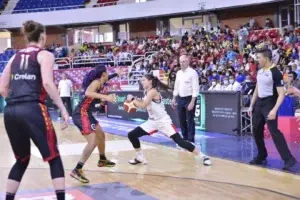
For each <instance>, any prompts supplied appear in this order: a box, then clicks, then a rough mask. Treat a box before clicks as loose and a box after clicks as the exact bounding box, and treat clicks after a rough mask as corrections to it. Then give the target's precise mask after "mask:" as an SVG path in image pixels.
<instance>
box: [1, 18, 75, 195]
mask: <svg viewBox="0 0 300 200" xmlns="http://www.w3.org/2000/svg"><path fill="white" fill-rule="evenodd" d="M23 33H24V36H25V38H26V39H27V40H28V43H29V44H28V47H27V48H26V49H23V50H20V51H19V52H18V53H17V54H16V55H15V56H14V57H13V58H12V59H11V60H10V61H9V63H8V64H7V66H6V67H5V69H4V72H3V75H2V77H1V84H0V93H1V95H2V96H4V97H6V102H7V106H6V107H5V110H4V123H5V128H6V131H7V134H8V138H9V140H10V143H11V146H12V149H13V152H14V154H15V157H16V160H17V161H16V163H15V164H14V166H13V167H12V169H11V171H10V173H9V176H8V182H7V189H6V192H7V193H6V200H12V199H14V198H15V194H16V192H17V190H18V188H19V185H20V182H21V180H22V177H23V175H24V173H25V171H26V169H27V166H28V164H29V160H30V139H31V140H32V141H33V142H34V143H35V145H36V146H37V148H38V149H39V151H40V153H41V155H42V156H43V159H44V161H47V162H49V165H50V171H51V177H52V181H53V186H54V189H55V191H56V196H57V199H58V200H64V199H65V178H64V169H63V164H62V161H61V158H60V155H59V151H58V148H57V139H56V134H55V130H54V128H53V126H52V122H51V119H50V116H49V114H48V111H47V107H46V105H45V100H46V96H47V93H48V94H49V96H50V97H51V98H52V99H53V101H54V102H55V103H56V104H57V106H58V107H59V109H61V110H62V116H63V119H64V125H63V126H62V129H64V128H66V127H67V126H68V118H69V116H68V112H67V110H66V108H65V107H64V105H63V103H62V101H61V99H60V97H59V93H58V91H57V88H56V86H55V84H54V82H53V66H54V56H53V54H51V53H50V52H48V51H45V50H43V49H42V48H43V47H44V45H45V42H46V35H45V28H44V27H43V25H41V24H39V23H37V22H34V21H27V22H25V23H24V26H23ZM46 92H47V93H46Z"/></svg>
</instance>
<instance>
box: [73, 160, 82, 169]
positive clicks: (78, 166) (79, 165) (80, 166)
mask: <svg viewBox="0 0 300 200" xmlns="http://www.w3.org/2000/svg"><path fill="white" fill-rule="evenodd" d="M83 165H84V164H83V163H82V162H79V163H78V164H77V165H76V168H75V169H82V168H83Z"/></svg>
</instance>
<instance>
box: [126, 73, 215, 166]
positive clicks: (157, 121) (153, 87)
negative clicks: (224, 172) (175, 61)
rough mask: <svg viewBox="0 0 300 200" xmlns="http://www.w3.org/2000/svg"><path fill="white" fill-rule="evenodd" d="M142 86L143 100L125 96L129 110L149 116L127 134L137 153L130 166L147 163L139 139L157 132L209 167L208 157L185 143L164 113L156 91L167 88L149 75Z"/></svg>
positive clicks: (143, 79)
mask: <svg viewBox="0 0 300 200" xmlns="http://www.w3.org/2000/svg"><path fill="white" fill-rule="evenodd" d="M141 82H142V85H143V88H144V90H145V97H144V99H143V100H137V99H135V98H134V97H133V96H132V95H128V96H127V100H128V101H130V103H128V104H127V105H128V106H129V109H130V108H132V107H136V108H146V109H147V111H148V114H149V119H148V121H146V122H145V123H143V124H142V125H140V126H138V127H136V128H135V129H133V130H132V131H130V132H129V133H128V138H129V140H130V142H131V143H132V145H133V147H134V148H135V150H136V152H137V156H136V157H135V158H134V159H133V160H130V161H129V163H130V164H133V165H135V164H146V163H147V161H146V159H145V158H144V156H143V153H142V151H141V145H140V141H139V137H142V136H145V135H151V134H153V133H156V132H158V131H160V132H162V133H163V134H165V135H166V136H168V137H170V138H172V139H173V141H174V142H175V143H177V144H178V145H179V146H180V147H182V148H184V149H186V150H188V151H190V152H192V153H194V154H195V155H196V156H200V157H201V158H202V159H203V165H205V166H209V165H211V161H210V159H209V157H207V156H206V155H204V154H203V153H201V151H200V150H199V149H197V148H196V147H195V146H194V145H193V144H192V143H190V142H187V141H185V140H184V139H183V138H182V137H181V135H180V134H179V133H178V132H177V131H176V128H175V126H174V124H173V123H172V120H171V117H170V116H169V115H168V113H167V112H166V109H165V106H164V104H163V102H162V97H161V95H160V93H159V91H158V89H164V90H166V91H167V90H168V86H166V85H165V84H163V83H161V82H160V81H159V80H158V78H157V77H154V76H153V75H151V74H147V75H145V76H144V77H143V78H142V80H141Z"/></svg>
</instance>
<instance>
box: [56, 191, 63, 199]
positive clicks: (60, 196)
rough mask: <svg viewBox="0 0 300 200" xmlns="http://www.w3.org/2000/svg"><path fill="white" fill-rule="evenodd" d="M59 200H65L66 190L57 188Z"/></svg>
mask: <svg viewBox="0 0 300 200" xmlns="http://www.w3.org/2000/svg"><path fill="white" fill-rule="evenodd" d="M55 193H56V197H57V200H65V190H56V191H55Z"/></svg>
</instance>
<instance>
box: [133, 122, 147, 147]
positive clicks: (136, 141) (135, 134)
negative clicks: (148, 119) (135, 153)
mask: <svg viewBox="0 0 300 200" xmlns="http://www.w3.org/2000/svg"><path fill="white" fill-rule="evenodd" d="M144 135H148V133H147V132H146V131H144V130H143V129H142V128H141V127H137V128H135V129H133V130H132V131H130V132H129V133H128V139H129V140H130V142H131V143H132V145H133V147H134V148H135V149H138V148H140V147H141V145H140V142H139V139H138V138H139V137H142V136H144Z"/></svg>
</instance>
